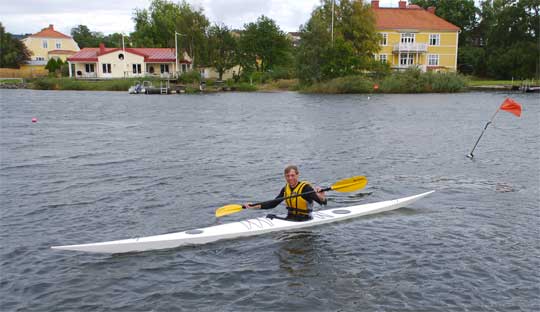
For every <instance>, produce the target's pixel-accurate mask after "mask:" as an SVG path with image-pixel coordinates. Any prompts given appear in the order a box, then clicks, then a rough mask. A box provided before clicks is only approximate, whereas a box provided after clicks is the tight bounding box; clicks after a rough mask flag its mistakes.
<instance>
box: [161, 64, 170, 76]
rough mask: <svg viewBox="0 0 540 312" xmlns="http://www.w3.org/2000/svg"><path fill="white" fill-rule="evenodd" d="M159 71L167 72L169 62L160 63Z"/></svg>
mask: <svg viewBox="0 0 540 312" xmlns="http://www.w3.org/2000/svg"><path fill="white" fill-rule="evenodd" d="M160 69H161V73H162V74H163V73H168V72H169V64H161V66H160Z"/></svg>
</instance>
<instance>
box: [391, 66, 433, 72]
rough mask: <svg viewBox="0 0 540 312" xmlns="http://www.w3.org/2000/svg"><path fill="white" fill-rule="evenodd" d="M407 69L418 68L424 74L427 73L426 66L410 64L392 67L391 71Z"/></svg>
mask: <svg viewBox="0 0 540 312" xmlns="http://www.w3.org/2000/svg"><path fill="white" fill-rule="evenodd" d="M409 68H418V69H420V70H421V71H423V72H425V71H427V66H426V65H418V64H411V65H396V66H392V69H394V70H398V71H400V70H406V69H409Z"/></svg>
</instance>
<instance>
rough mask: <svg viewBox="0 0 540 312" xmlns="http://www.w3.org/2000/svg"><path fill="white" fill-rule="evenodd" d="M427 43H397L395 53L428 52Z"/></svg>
mask: <svg viewBox="0 0 540 312" xmlns="http://www.w3.org/2000/svg"><path fill="white" fill-rule="evenodd" d="M427 47H428V45H427V43H396V44H394V50H393V51H394V52H427Z"/></svg>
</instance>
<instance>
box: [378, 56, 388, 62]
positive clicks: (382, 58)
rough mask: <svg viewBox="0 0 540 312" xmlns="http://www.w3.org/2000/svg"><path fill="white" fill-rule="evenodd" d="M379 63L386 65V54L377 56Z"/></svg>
mask: <svg viewBox="0 0 540 312" xmlns="http://www.w3.org/2000/svg"><path fill="white" fill-rule="evenodd" d="M379 61H380V62H381V63H383V64H386V62H388V56H387V55H386V54H379Z"/></svg>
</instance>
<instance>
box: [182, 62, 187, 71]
mask: <svg viewBox="0 0 540 312" xmlns="http://www.w3.org/2000/svg"><path fill="white" fill-rule="evenodd" d="M182 72H183V73H185V72H187V64H182Z"/></svg>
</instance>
